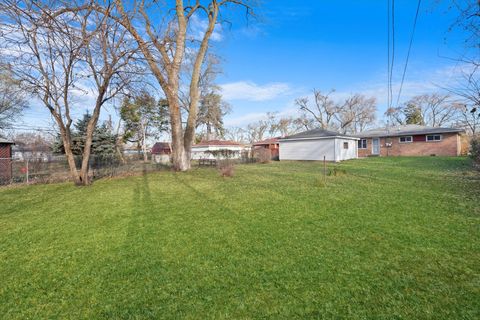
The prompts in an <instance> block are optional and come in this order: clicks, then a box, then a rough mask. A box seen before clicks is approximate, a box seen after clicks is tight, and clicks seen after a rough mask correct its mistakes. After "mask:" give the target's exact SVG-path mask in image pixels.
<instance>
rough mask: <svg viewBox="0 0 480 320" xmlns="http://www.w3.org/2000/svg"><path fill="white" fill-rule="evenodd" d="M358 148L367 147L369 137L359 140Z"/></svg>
mask: <svg viewBox="0 0 480 320" xmlns="http://www.w3.org/2000/svg"><path fill="white" fill-rule="evenodd" d="M358 149H367V139H360V140H358Z"/></svg>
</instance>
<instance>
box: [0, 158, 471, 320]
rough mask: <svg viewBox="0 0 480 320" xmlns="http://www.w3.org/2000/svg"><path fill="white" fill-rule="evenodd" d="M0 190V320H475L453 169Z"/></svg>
mask: <svg viewBox="0 0 480 320" xmlns="http://www.w3.org/2000/svg"><path fill="white" fill-rule="evenodd" d="M334 166H337V167H338V168H339V169H340V170H337V172H338V173H339V174H338V175H337V176H333V175H331V176H329V177H327V183H326V185H324V184H323V182H322V181H323V180H322V178H321V177H322V175H321V173H322V165H321V163H314V162H275V163H271V164H265V165H260V164H259V165H244V166H238V167H237V168H236V175H235V177H233V178H222V177H220V176H219V174H218V172H217V171H216V170H214V169H194V170H192V171H191V172H188V173H173V172H160V173H153V174H148V175H145V176H138V177H129V178H119V179H112V180H101V181H97V182H95V184H94V185H93V186H91V187H87V188H80V187H74V186H72V185H70V184H54V185H38V186H29V187H18V188H10V189H2V190H0V200H1V209H0V318H2V319H47V318H48V319H52V318H58V319H73V318H75V319H78V318H82V319H103V318H113V319H147V318H151V319H158V318H178V319H210V318H219V319H221V318H228V319H259V318H270V319H294V318H301V319H305V318H307V319H308V318H313V319H317V318H322V319H323V318H325V319H331V318H335V319H339V318H348V319H371V318H375V319H479V318H480V232H479V231H480V228H479V227H480V208H479V207H480V205H479V203H480V175H479V174H478V173H476V172H473V171H472V170H471V163H470V161H469V160H468V159H465V158H437V157H428V158H369V159H363V160H353V161H348V162H344V163H342V164H339V165H333V164H330V165H329V167H330V169H331V168H333V167H334Z"/></svg>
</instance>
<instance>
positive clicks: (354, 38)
mask: <svg viewBox="0 0 480 320" xmlns="http://www.w3.org/2000/svg"><path fill="white" fill-rule="evenodd" d="M448 4H449V1H448V0H423V1H422V6H421V10H420V16H419V19H418V24H417V29H416V34H415V39H414V44H413V47H412V53H411V58H410V63H409V67H408V71H407V76H406V81H405V85H404V90H403V95H402V99H401V100H402V101H405V100H406V99H408V98H409V97H412V96H414V95H416V94H421V93H428V92H432V91H438V90H439V89H438V88H439V86H440V87H442V86H447V85H448V84H449V83H450V82H453V81H455V75H456V74H457V72H458V71H459V68H460V67H461V66H459V64H458V63H456V62H455V61H453V60H451V59H448V58H447V57H450V58H455V57H458V56H459V55H461V54H462V50H463V49H462V44H461V41H462V39H463V38H464V35H462V34H461V31H459V30H454V31H450V32H449V31H448V29H449V27H450V26H451V25H452V23H453V22H454V20H455V18H456V14H457V12H455V11H452V10H447V7H448ZM395 5H396V7H395V19H396V21H395V22H396V24H395V29H396V33H395V46H396V48H395V55H396V57H395V59H396V60H395V69H394V75H393V79H394V94H395V95H396V93H397V91H398V85H399V82H400V81H399V80H400V78H401V72H402V69H403V66H404V63H405V57H406V52H407V48H408V42H409V37H410V33H411V30H412V25H413V20H414V16H415V10H416V5H417V1H416V0H396V1H395ZM256 11H257V14H258V18H257V19H249V21H247V20H246V19H245V15H244V14H243V13H240V12H236V14H235V15H234V16H233V18H231V17H225V18H226V19H228V20H230V21H231V22H232V24H231V26H228V25H223V26H222V27H220V28H218V29H217V31H216V33H215V36H214V38H213V41H212V42H211V44H212V50H213V52H215V53H216V54H218V55H220V56H221V57H222V59H223V66H222V67H223V71H224V72H223V74H222V75H220V76H219V77H218V83H219V84H220V85H221V87H222V88H223V95H224V98H225V99H226V100H227V101H228V102H229V103H230V104H231V105H232V113H231V114H229V115H228V116H227V117H226V119H225V120H226V121H225V123H226V125H227V126H228V127H232V126H246V125H247V124H248V123H250V122H253V121H257V120H259V119H261V118H263V117H264V116H265V113H266V112H269V111H277V112H279V113H280V114H281V115H288V116H296V115H298V110H297V108H296V107H295V105H294V100H295V99H296V98H298V97H302V96H307V95H309V93H310V92H311V90H312V89H313V88H316V89H320V90H322V91H329V90H330V89H336V94H335V98H336V99H339V100H340V99H342V98H344V97H346V96H347V95H349V94H352V93H363V94H366V95H368V96H375V97H376V98H377V99H378V106H379V112H378V118H379V120H381V117H382V115H383V112H384V111H385V105H386V95H387V91H386V88H387V84H386V78H387V0H343V1H334V0H304V1H294V0H274V1H267V0H264V1H263V5H262V6H261V7H259V8H257V10H256ZM197 22H198V21H197ZM197 24H199V25H201V23H197ZM200 28H201V27H200ZM82 113H83V110H78V115H81V114H82ZM115 113H116V112H115V110H114V108H113V107H112V106H110V107H107V108H106V109H105V110H104V111H103V113H102V116H101V118H102V119H107V118H108V117H109V115H113V119H114V120H115V119H117V117H116V115H115ZM22 123H23V124H27V125H31V126H42V127H45V126H47V127H49V126H51V123H52V121H51V119H50V117H49V116H48V113H47V112H46V110H45V109H44V108H43V107H41V106H32V107H31V108H30V109H29V110H28V111H27V115H26V116H25V117H24V119H23V120H22Z"/></svg>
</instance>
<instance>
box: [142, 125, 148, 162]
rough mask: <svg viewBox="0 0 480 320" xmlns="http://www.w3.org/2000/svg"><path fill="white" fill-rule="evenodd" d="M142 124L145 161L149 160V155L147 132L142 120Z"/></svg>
mask: <svg viewBox="0 0 480 320" xmlns="http://www.w3.org/2000/svg"><path fill="white" fill-rule="evenodd" d="M141 126H142V152H143V162H148V156H147V134H146V129H145V124H144V123H143V121H142V122H141Z"/></svg>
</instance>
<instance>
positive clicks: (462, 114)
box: [455, 103, 480, 136]
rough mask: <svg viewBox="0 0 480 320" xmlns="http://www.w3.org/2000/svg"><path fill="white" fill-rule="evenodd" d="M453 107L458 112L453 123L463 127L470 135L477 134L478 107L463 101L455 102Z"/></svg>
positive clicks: (479, 130)
mask: <svg viewBox="0 0 480 320" xmlns="http://www.w3.org/2000/svg"><path fill="white" fill-rule="evenodd" d="M455 107H456V108H457V114H458V116H457V119H456V122H455V125H456V126H457V127H460V128H464V129H465V131H466V132H467V133H468V134H470V135H472V136H475V135H477V134H478V133H479V132H480V109H478V108H471V106H468V105H466V104H463V103H457V104H455Z"/></svg>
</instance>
